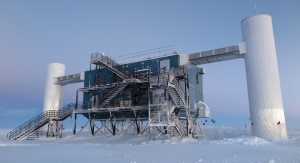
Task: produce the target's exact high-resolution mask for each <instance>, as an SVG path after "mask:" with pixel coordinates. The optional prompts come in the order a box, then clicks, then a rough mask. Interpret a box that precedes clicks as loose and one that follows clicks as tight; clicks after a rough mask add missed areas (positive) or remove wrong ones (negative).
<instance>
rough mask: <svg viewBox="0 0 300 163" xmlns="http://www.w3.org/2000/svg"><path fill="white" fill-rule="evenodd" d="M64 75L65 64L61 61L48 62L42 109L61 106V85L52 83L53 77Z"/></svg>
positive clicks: (52, 108)
mask: <svg viewBox="0 0 300 163" xmlns="http://www.w3.org/2000/svg"><path fill="white" fill-rule="evenodd" d="M64 75H65V65H64V64H61V63H50V64H49V65H48V74H47V80H46V86H45V95H44V111H48V110H59V109H60V108H61V101H62V90H63V86H62V85H60V84H55V83H54V78H55V77H60V76H64Z"/></svg>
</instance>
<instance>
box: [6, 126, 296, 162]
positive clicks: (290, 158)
mask: <svg viewBox="0 0 300 163" xmlns="http://www.w3.org/2000/svg"><path fill="white" fill-rule="evenodd" d="M203 130H204V132H205V135H206V138H205V139H204V140H195V139H191V138H186V139H176V138H172V139H171V140H156V141H149V140H148V138H149V137H148V136H147V135H142V136H137V135H123V136H106V135H97V136H90V135H86V134H85V133H81V134H80V135H76V136H73V135H71V134H70V133H66V134H64V137H63V138H39V139H37V140H32V141H28V140H23V141H9V140H8V139H7V138H6V134H7V130H1V131H0V162H43V163H47V162H49V163H50V162H51V163H53V162H85V163H88V162H128V163H129V162H239V163H240V162H267V163H274V162H278V163H282V162H300V130H289V131H288V134H289V139H288V140H286V141H283V144H282V145H281V141H279V140H278V141H274V142H268V141H265V140H263V139H260V138H257V137H253V136H250V135H249V134H250V132H249V131H247V133H246V130H245V128H238V127H235V128H234V127H209V126H205V127H204V128H203Z"/></svg>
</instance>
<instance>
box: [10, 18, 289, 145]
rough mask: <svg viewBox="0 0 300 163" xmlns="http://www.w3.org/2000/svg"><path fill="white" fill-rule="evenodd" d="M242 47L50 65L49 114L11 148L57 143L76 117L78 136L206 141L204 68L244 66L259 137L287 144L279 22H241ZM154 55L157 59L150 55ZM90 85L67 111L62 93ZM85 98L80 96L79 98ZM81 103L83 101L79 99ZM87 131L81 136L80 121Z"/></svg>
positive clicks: (21, 131)
mask: <svg viewBox="0 0 300 163" xmlns="http://www.w3.org/2000/svg"><path fill="white" fill-rule="evenodd" d="M241 27H242V37H243V41H242V42H241V43H239V44H237V45H233V46H228V47H222V48H217V49H213V50H207V51H202V52H197V53H192V54H178V53H177V52H176V51H172V50H170V49H172V48H171V47H169V46H167V47H162V48H158V49H152V50H149V51H145V52H142V53H138V54H134V55H132V56H125V57H124V58H122V60H121V62H120V61H117V60H115V59H113V58H111V57H109V55H105V54H104V53H92V54H91V56H90V57H91V58H90V62H89V63H87V64H89V66H90V69H89V70H87V71H84V72H81V73H78V74H71V75H65V65H63V64H61V63H50V64H49V65H48V73H47V74H48V75H47V83H46V88H45V95H44V112H43V113H41V114H40V115H38V116H36V117H34V118H33V119H31V120H29V121H27V122H25V123H24V124H22V125H21V126H19V127H17V128H15V129H14V130H12V131H11V132H9V133H8V135H7V136H8V138H9V139H10V140H22V139H25V138H27V139H31V138H32V139H34V137H38V135H46V136H58V137H60V136H61V134H62V130H63V125H62V122H63V121H64V120H65V119H66V118H68V117H70V116H72V120H73V129H72V131H73V134H74V135H75V134H77V133H80V132H81V131H82V130H83V129H84V128H89V132H90V134H91V135H96V134H111V135H123V134H128V133H133V134H149V139H150V140H154V139H158V138H162V139H169V138H171V137H181V138H185V137H193V138H196V139H201V138H204V134H203V131H202V129H201V125H200V124H199V122H198V119H199V118H207V117H210V109H209V107H208V105H209V104H208V105H207V104H205V103H204V100H203V96H204V95H203V74H204V73H205V72H204V69H203V68H201V65H203V64H209V63H214V62H220V61H226V60H232V59H244V60H245V67H246V76H247V86H248V99H249V110H250V117H251V123H252V126H251V128H252V134H253V135H254V136H257V137H260V138H264V139H266V140H273V139H274V138H276V137H277V135H278V130H276V126H277V125H278V122H280V131H279V132H280V136H281V137H282V138H286V137H287V132H286V125H285V116H284V110H283V105H282V97H281V89H280V80H279V74H278V66H277V58H276V49H275V42H274V35H273V27H272V18H271V16H269V15H264V14H262V15H255V16H252V17H248V18H245V19H244V20H242V22H241ZM149 54H151V55H149ZM78 82H83V83H84V86H83V87H82V88H78V89H77V90H76V100H75V101H74V103H70V104H68V105H66V106H61V104H62V91H63V87H64V86H65V85H68V84H72V83H78ZM80 94H81V95H80ZM79 97H82V98H79ZM79 114H80V115H83V116H84V117H85V118H86V121H87V122H86V123H85V124H84V125H83V126H82V127H81V129H78V126H77V123H78V122H77V115H79Z"/></svg>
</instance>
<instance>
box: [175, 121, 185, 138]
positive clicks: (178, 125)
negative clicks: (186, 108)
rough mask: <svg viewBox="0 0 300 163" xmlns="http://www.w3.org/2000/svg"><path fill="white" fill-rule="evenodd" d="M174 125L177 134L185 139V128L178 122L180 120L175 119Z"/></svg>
mask: <svg viewBox="0 0 300 163" xmlns="http://www.w3.org/2000/svg"><path fill="white" fill-rule="evenodd" d="M175 125H176V127H177V128H178V130H179V132H180V133H181V134H182V135H183V136H184V137H186V134H187V132H186V129H185V127H184V126H183V125H182V123H181V122H180V120H179V119H178V118H177V117H175Z"/></svg>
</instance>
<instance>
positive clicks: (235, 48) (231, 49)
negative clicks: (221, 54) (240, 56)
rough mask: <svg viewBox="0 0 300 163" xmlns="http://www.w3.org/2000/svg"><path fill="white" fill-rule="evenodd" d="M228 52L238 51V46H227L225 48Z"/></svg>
mask: <svg viewBox="0 0 300 163" xmlns="http://www.w3.org/2000/svg"><path fill="white" fill-rule="evenodd" d="M227 51H228V52H234V51H239V46H229V47H227Z"/></svg>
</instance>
